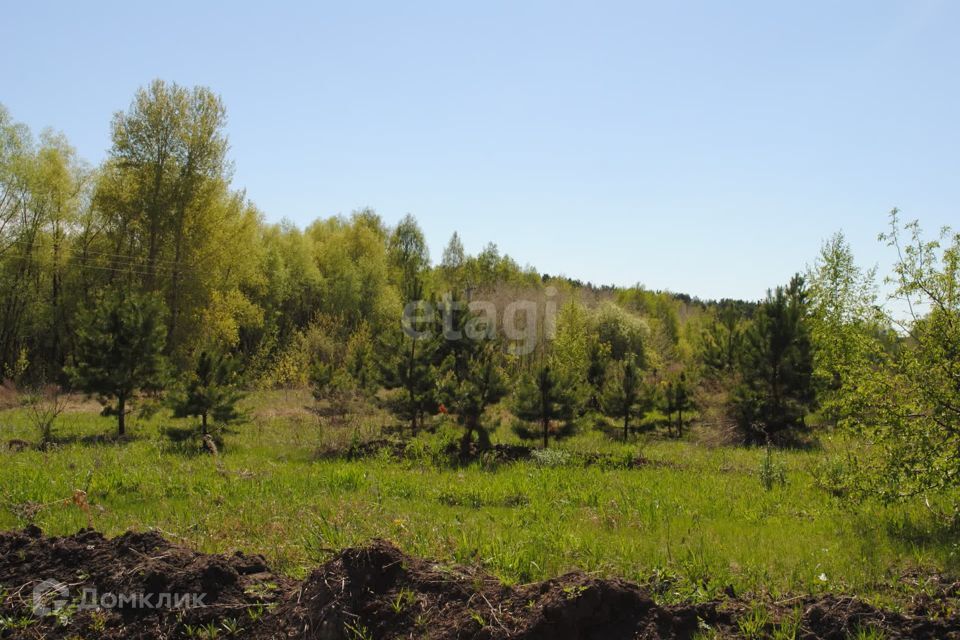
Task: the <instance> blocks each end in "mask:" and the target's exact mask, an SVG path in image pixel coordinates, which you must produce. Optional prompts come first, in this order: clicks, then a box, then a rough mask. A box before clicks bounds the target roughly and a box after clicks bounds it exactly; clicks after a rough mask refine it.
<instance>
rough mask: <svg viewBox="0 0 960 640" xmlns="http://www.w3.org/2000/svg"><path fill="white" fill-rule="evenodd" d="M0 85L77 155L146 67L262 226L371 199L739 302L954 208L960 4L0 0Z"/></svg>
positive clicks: (954, 216) (469, 239) (952, 218)
mask: <svg viewBox="0 0 960 640" xmlns="http://www.w3.org/2000/svg"><path fill="white" fill-rule="evenodd" d="M2 13H3V15H2V18H0V39H2V42H3V43H4V46H3V49H4V53H3V55H2V56H0V79H2V83H0V102H2V103H3V104H5V105H6V106H7V108H8V109H9V110H10V111H11V112H12V115H13V117H14V118H15V119H17V120H20V121H22V122H26V123H27V124H28V125H30V127H31V128H33V129H34V130H35V131H39V130H40V129H41V128H43V127H45V126H52V127H54V128H56V129H59V130H62V131H63V132H64V133H66V135H67V136H68V137H69V138H70V140H71V141H72V142H73V144H74V145H76V146H77V148H78V149H79V151H80V153H81V155H83V156H84V157H86V158H87V159H88V160H90V161H92V162H99V161H100V160H101V159H102V158H103V157H104V155H105V152H106V150H107V148H108V147H109V145H110V140H109V122H110V117H111V114H112V113H113V112H114V111H117V110H119V109H125V108H126V107H127V106H128V105H129V103H130V100H131V98H132V96H133V93H134V91H135V90H136V89H137V87H139V86H141V85H144V84H146V83H147V82H149V81H150V80H151V79H153V78H157V77H159V78H163V79H166V80H170V81H176V82H178V83H180V84H185V85H194V84H203V85H207V86H209V87H211V88H212V89H213V90H214V91H216V92H217V93H219V94H220V95H221V96H222V97H223V99H224V101H225V103H226V105H227V110H228V114H229V125H228V135H229V137H230V141H231V157H232V160H233V161H234V163H235V166H236V171H235V178H234V181H235V185H236V186H237V187H242V188H245V189H246V190H247V193H248V195H249V197H250V198H251V199H252V200H253V201H255V202H256V203H257V204H258V206H259V207H260V208H261V209H262V210H263V211H264V213H265V215H266V216H267V219H268V220H271V221H278V220H280V219H281V218H288V219H290V220H293V221H294V222H296V223H298V224H300V225H305V224H307V223H308V222H309V221H311V220H312V219H314V218H316V217H319V216H328V215H332V214H337V213H349V212H350V211H351V210H353V209H355V208H359V207H364V206H370V207H373V208H375V209H376V210H377V211H378V212H379V213H380V214H381V215H382V216H383V217H384V219H385V220H386V221H387V222H388V223H391V224H392V223H395V222H396V221H397V220H398V219H399V218H400V217H401V216H402V215H404V214H405V213H408V212H409V213H412V214H414V215H415V216H416V217H417V219H418V220H419V221H420V224H421V225H422V227H423V229H424V231H425V233H426V235H427V239H428V242H429V244H430V248H431V252H432V255H433V257H434V259H439V256H440V253H441V251H442V249H443V246H444V245H445V244H446V242H447V240H448V238H449V236H450V234H451V233H452V232H453V231H454V230H459V231H460V233H461V235H462V237H463V239H464V244H465V246H466V248H467V250H468V251H471V252H476V251H478V250H480V249H481V248H482V246H483V245H484V244H485V243H486V242H488V241H494V242H496V243H497V244H498V245H499V246H500V248H501V250H502V251H504V252H506V253H509V254H510V255H512V256H513V257H514V258H516V259H517V260H518V261H519V262H520V263H521V264H532V265H534V266H536V267H537V268H538V269H540V270H541V271H544V272H547V273H552V274H556V273H564V274H566V275H569V276H571V277H578V278H581V279H583V280H591V281H594V282H598V283H613V284H620V285H628V284H633V283H636V282H641V283H643V284H645V285H647V286H649V287H652V288H663V289H670V290H674V291H683V292H688V293H691V294H694V295H700V296H702V297H726V296H729V297H742V298H747V299H756V298H759V297H761V296H762V295H763V293H764V291H765V290H766V288H767V287H769V286H772V285H775V284H778V283H781V282H784V281H786V280H787V279H788V278H789V276H790V275H791V274H792V273H793V272H794V271H796V270H802V269H803V267H804V266H805V265H806V264H807V263H809V262H810V261H812V260H813V258H814V257H815V255H816V252H817V250H818V247H819V245H820V242H821V240H822V239H823V238H825V237H826V236H828V235H829V234H831V233H832V232H834V231H836V230H839V229H843V230H844V231H845V233H846V234H847V236H848V237H849V239H850V240H851V243H852V244H853V246H854V249H855V251H856V252H857V254H858V257H860V258H861V260H862V261H863V262H864V263H868V264H872V263H876V262H880V263H881V265H884V264H886V263H887V262H889V260H888V257H889V253H888V251H887V250H886V249H885V248H884V247H882V246H881V245H879V244H878V243H877V242H876V234H877V233H878V232H879V231H882V230H883V229H884V226H885V222H886V213H887V211H888V210H889V209H890V208H891V207H893V206H899V207H901V208H902V209H903V211H904V216H905V217H908V218H914V217H916V218H920V219H921V222H922V223H923V224H924V225H925V226H926V227H928V228H929V229H930V230H935V229H936V228H938V227H939V226H941V225H944V224H950V223H958V222H960V215H958V208H957V206H958V203H960V126H958V118H960V35H958V34H960V2H950V1H942V2H936V1H933V2H930V1H925V0H907V1H903V2H884V1H877V0H870V1H863V2H853V1H849V2H848V1H842V2H837V1H836V0H834V1H830V2H812V1H803V2H792V3H785V2H770V1H768V0H765V1H762V2H720V1H717V2H666V1H658V2H623V3H612V2H596V1H594V2H582V3H567V2H559V1H557V0H550V1H548V2H491V1H485V2H471V3H466V2H449V1H447V2H436V3H422V2H389V3H388V2H384V3H364V2H337V3H322V2H315V3H314V2H309V3H308V2H303V3H280V2H270V3H266V2H258V3H249V4H248V3H244V2H219V3H215V2H200V1H195V2H179V1H169V0H168V1H164V2H151V3H137V2H129V1H127V2H115V3H97V2H76V1H71V2H63V3H49V2H42V1H32V2H26V1H14V2H8V3H6V5H5V7H4V10H3V12H2Z"/></svg>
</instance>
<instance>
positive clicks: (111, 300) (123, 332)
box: [68, 290, 166, 436]
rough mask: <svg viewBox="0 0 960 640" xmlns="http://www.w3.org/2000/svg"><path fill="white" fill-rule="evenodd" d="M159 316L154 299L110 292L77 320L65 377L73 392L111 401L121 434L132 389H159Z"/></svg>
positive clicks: (161, 370)
mask: <svg viewBox="0 0 960 640" xmlns="http://www.w3.org/2000/svg"><path fill="white" fill-rule="evenodd" d="M163 315H164V314H163V307H162V305H161V304H160V302H159V301H158V300H157V299H156V297H154V296H150V295H140V294H135V293H126V292H124V291H122V290H113V291H108V292H105V293H103V294H102V295H100V296H99V297H98V298H97V299H96V301H95V303H94V304H93V305H91V306H90V307H87V308H86V309H84V310H82V311H81V312H80V314H79V316H78V322H77V329H76V336H75V342H76V347H75V351H74V363H73V365H72V366H70V367H69V368H68V373H69V375H70V377H71V380H72V382H73V384H74V386H75V387H76V388H78V389H80V390H82V391H85V392H87V393H96V394H99V395H101V396H104V397H106V398H116V400H117V406H116V408H115V412H116V415H117V428H118V432H119V434H120V435H121V436H122V435H123V434H124V432H125V417H126V413H127V401H128V400H129V399H130V398H131V397H132V396H133V394H134V393H135V392H136V391H137V390H152V389H159V388H160V387H162V386H163V383H164V380H165V376H164V373H165V361H164V358H163V355H162V352H163V346H164V342H165V336H166V333H165V331H164V326H163Z"/></svg>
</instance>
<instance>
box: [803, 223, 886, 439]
mask: <svg viewBox="0 0 960 640" xmlns="http://www.w3.org/2000/svg"><path fill="white" fill-rule="evenodd" d="M875 278H876V269H871V270H869V271H863V270H862V269H860V268H859V267H858V266H857V265H856V262H855V261H854V258H853V252H852V251H851V249H850V245H849V244H848V243H847V241H846V238H845V237H844V236H843V234H842V233H837V234H834V235H833V236H831V237H830V239H828V240H827V241H826V242H824V244H823V246H822V247H821V249H820V255H819V256H818V258H817V260H816V262H815V263H814V265H813V267H812V268H811V269H810V272H809V275H808V279H809V282H810V290H809V293H810V316H811V323H810V326H811V330H810V337H811V340H812V341H813V344H814V345H815V347H816V349H815V350H814V380H815V384H816V386H817V389H818V391H819V395H820V401H821V407H822V409H821V413H822V415H823V416H824V417H825V418H827V419H828V420H830V422H832V423H834V424H836V423H837V422H838V421H839V420H840V419H841V418H842V417H843V416H844V412H845V409H844V396H845V395H846V394H847V392H848V391H849V389H851V388H854V387H855V386H856V385H857V384H858V379H859V377H860V375H861V372H862V371H863V369H864V368H865V367H869V366H870V360H871V359H872V357H873V353H874V352H875V351H876V347H877V344H876V339H877V336H878V335H880V334H881V333H882V331H883V326H884V325H885V324H886V322H885V320H884V319H883V318H882V317H881V316H880V313H879V309H878V308H877V300H876V298H877V293H876V285H875Z"/></svg>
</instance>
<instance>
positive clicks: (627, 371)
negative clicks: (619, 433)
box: [601, 357, 650, 442]
mask: <svg viewBox="0 0 960 640" xmlns="http://www.w3.org/2000/svg"><path fill="white" fill-rule="evenodd" d="M641 375H642V374H641V371H640V369H639V368H638V367H637V363H636V361H635V360H634V358H633V357H629V358H626V359H625V360H621V361H620V362H614V363H612V364H611V365H610V370H609V371H608V372H607V374H606V376H605V378H606V385H605V386H604V389H603V396H602V402H601V404H602V406H603V410H604V411H605V412H606V414H607V415H609V416H611V417H615V418H618V419H620V420H622V421H623V441H624V442H626V441H627V438H628V437H629V435H630V420H631V418H634V417H635V416H637V415H638V414H640V413H642V412H643V411H644V410H646V409H649V408H650V407H649V406H644V405H649V402H647V403H644V402H643V393H642V385H643V382H642V379H641Z"/></svg>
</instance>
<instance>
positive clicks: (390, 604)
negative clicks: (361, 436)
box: [0, 528, 960, 640]
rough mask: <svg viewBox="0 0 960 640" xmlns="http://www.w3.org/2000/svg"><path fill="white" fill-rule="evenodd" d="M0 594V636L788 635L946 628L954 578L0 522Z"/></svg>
mask: <svg viewBox="0 0 960 640" xmlns="http://www.w3.org/2000/svg"><path fill="white" fill-rule="evenodd" d="M48 579H52V580H56V581H59V582H63V583H66V585H67V589H68V590H69V595H67V596H63V595H59V594H56V593H54V594H53V595H57V597H58V598H59V599H62V600H65V601H67V602H69V603H70V604H68V605H67V606H66V608H62V609H60V610H59V611H58V612H57V613H56V614H51V615H46V616H42V615H41V616H37V615H35V613H34V606H35V604H36V601H35V600H34V597H33V593H34V589H35V588H36V587H37V585H39V584H40V583H41V582H43V581H44V580H48ZM91 589H95V590H96V591H97V593H98V594H100V595H99V596H98V597H99V599H100V600H99V601H101V602H102V601H103V595H104V594H113V595H116V596H120V595H126V596H128V598H129V597H130V596H134V597H133V598H132V600H133V602H134V604H136V603H142V602H144V601H146V602H151V603H153V604H157V603H158V602H159V603H162V602H164V600H163V597H162V596H161V595H160V594H164V593H169V594H178V595H179V596H181V597H182V596H185V595H189V594H197V595H199V594H205V595H204V596H203V599H202V606H196V607H189V608H180V609H174V608H169V607H166V608H146V607H138V606H131V605H130V602H129V600H128V601H127V605H128V606H124V607H120V608H105V609H100V610H93V609H86V608H83V607H80V608H75V607H74V606H72V605H78V604H81V595H82V594H83V592H84V590H91ZM0 594H2V596H3V597H2V600H0V638H37V639H39V638H51V639H67V638H77V637H81V638H106V639H120V638H132V639H137V638H140V639H151V640H154V639H157V640H159V639H166V638H188V637H240V638H253V639H264V640H265V639H267V638H304V639H318V640H319V639H339V638H451V639H452V638H490V639H494V638H496V639H507V638H529V639H539V638H542V639H544V640H546V639H571V640H573V639H575V638H597V639H600V638H604V639H616V638H692V637H694V636H695V635H696V634H698V633H703V632H709V633H716V634H718V636H719V637H744V634H745V633H748V632H749V633H751V634H752V633H755V632H756V633H759V634H760V635H757V636H756V637H767V636H768V635H769V634H771V633H772V632H773V631H774V629H775V628H777V627H778V626H780V627H781V628H782V625H784V624H788V622H785V621H788V620H792V623H793V624H795V625H797V633H796V637H798V638H828V639H833V638H838V639H839V638H847V637H851V636H853V637H855V634H856V633H857V632H858V630H865V629H868V628H873V629H875V630H876V631H879V632H881V633H882V634H883V635H882V636H880V637H884V638H930V639H933V638H960V617H958V615H957V613H956V611H957V609H956V604H957V600H956V599H957V596H958V593H957V585H955V584H948V583H944V584H942V585H941V588H940V589H938V591H937V592H936V593H935V594H933V595H932V596H928V597H927V598H925V599H923V601H922V602H917V604H916V607H914V608H913V610H910V611H907V612H905V613H893V612H889V611H881V610H877V609H875V608H873V607H871V606H869V605H867V604H866V603H864V602H862V601H860V600H858V599H856V598H852V597H846V596H836V595H826V596H819V597H804V598H798V599H794V600H793V601H791V602H789V603H781V604H777V603H772V604H769V605H768V606H767V607H766V609H765V610H764V613H763V615H761V616H758V615H757V608H756V607H755V606H753V605H750V604H748V603H745V602H742V601H739V600H737V599H734V598H730V599H728V600H723V601H713V602H707V603H703V604H696V605H694V604H687V605H677V606H661V605H658V604H657V603H656V602H654V600H653V599H652V598H651V597H650V594H649V592H648V591H647V590H646V589H645V588H644V587H642V586H639V585H636V584H632V583H629V582H625V581H622V580H616V579H614V580H602V579H598V578H596V577H592V576H589V575H585V574H580V573H571V574H568V575H565V576H561V577H559V578H556V579H553V580H547V581H545V582H540V583H534V584H529V585H523V586H517V587H507V586H504V585H502V584H501V583H500V582H499V581H498V580H496V579H495V578H494V577H492V576H490V575H489V574H486V573H484V572H482V571H480V570H477V569H473V568H470V567H463V566H449V565H441V564H437V563H433V562H430V561H428V560H424V559H420V558H414V557H410V556H407V555H405V554H403V553H402V552H401V551H399V550H398V549H397V548H396V547H394V546H393V545H392V544H390V543H389V542H385V541H373V542H371V543H370V544H369V545H367V546H365V547H361V548H352V549H346V550H344V551H341V552H339V553H337V554H335V555H334V556H333V557H332V558H331V560H329V561H328V562H326V563H325V564H323V565H321V566H320V567H318V568H317V569H316V570H314V571H313V572H312V573H311V574H310V575H309V576H308V577H307V579H306V580H304V581H302V582H298V581H294V580H291V579H289V578H287V577H284V576H282V575H278V574H275V573H274V572H272V571H271V570H270V569H269V567H267V566H266V564H265V563H264V561H263V558H261V557H260V556H249V555H244V554H241V553H237V554H233V555H207V554H200V553H196V552H194V551H192V550H190V549H187V548H185V547H182V546H179V545H176V544H172V543H170V542H168V541H167V540H165V539H164V538H163V537H162V536H160V535H159V534H157V533H154V532H150V533H127V534H124V535H122V536H119V537H117V538H114V539H112V540H108V539H106V538H104V537H103V536H101V535H100V534H99V533H97V532H95V531H92V530H85V531H81V532H79V533H77V534H75V535H73V536H67V537H62V538H58V537H47V536H44V535H43V534H42V533H41V531H40V530H39V529H37V528H28V529H26V530H23V531H15V532H8V533H0ZM48 599H50V598H48ZM108 599H109V598H108ZM122 602H124V601H123V600H122V599H121V603H122ZM210 629H214V630H216V635H215V636H213V635H209V634H211V633H212V632H211V631H210ZM203 634H208V635H203ZM705 637H716V636H710V635H707V636H705Z"/></svg>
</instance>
